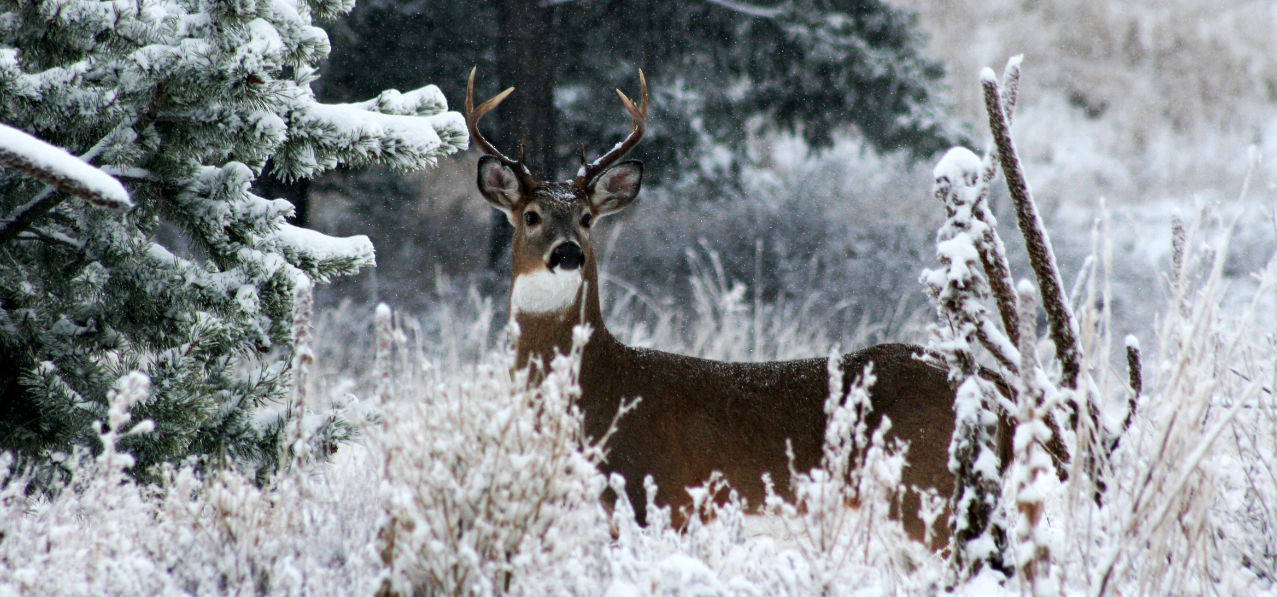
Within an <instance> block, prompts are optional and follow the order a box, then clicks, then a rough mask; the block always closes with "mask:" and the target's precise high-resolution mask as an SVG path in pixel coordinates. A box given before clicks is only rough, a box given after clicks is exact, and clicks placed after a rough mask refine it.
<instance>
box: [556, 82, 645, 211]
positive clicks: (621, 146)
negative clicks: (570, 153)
mask: <svg viewBox="0 0 1277 597" xmlns="http://www.w3.org/2000/svg"><path fill="white" fill-rule="evenodd" d="M639 85H641V86H642V92H643V96H642V99H641V100H640V102H639V106H640V107H638V108H636V107H634V102H632V101H630V98H628V97H625V94H624V93H621V90H620V89H617V90H616V94H617V95H619V96H621V103H623V104H625V109H626V111H628V112H629V113H630V116H632V117H633V118H634V125H633V126H632V127H631V128H630V134H629V136H628V137H626V138H625V140H624V141H621V142H620V143H618V144H617V145H616V147H613V148H612V150H611V151H609V152H607V153H605V154H603V156H602V157H600V158H599V159H597V160H594V161H593V162H591V163H588V164H587V163H586V162H585V148H584V146H583V147H582V148H581V169H580V170H578V171H577V174H576V180H575V181H573V182H572V186H574V187H576V188H578V189H584V188H586V187H587V186H589V185H590V183H591V182H594V179H595V178H598V176H599V175H600V174H602V173H603V172H604V171H605V170H607V169H608V168H609V167H611V166H612V164H614V163H616V161H617V160H619V159H621V158H622V157H623V156H624V155H625V154H627V153H629V152H630V150H631V149H634V146H635V145H638V142H639V140H640V139H642V138H643V133H644V132H646V131H647V78H646V77H644V76H643V70H642V69H639Z"/></svg>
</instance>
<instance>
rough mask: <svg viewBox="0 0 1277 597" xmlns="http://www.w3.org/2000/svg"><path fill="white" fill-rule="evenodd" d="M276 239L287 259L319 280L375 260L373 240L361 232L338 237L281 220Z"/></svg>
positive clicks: (372, 262)
mask: <svg viewBox="0 0 1277 597" xmlns="http://www.w3.org/2000/svg"><path fill="white" fill-rule="evenodd" d="M275 239H276V240H278V241H279V243H280V248H281V249H282V250H283V253H284V256H285V257H286V258H287V259H288V261H289V262H290V263H295V264H297V267H299V268H301V269H302V270H304V271H305V272H306V273H308V274H310V275H311V276H312V277H314V278H315V279H316V280H317V281H319V282H327V281H328V279H329V278H330V277H332V276H337V275H344V274H347V273H354V272H357V271H359V269H360V268H362V267H372V266H375V265H376V264H377V259H376V254H375V251H374V249H373V246H372V241H370V240H368V237H367V236H364V235H362V234H361V235H357V236H351V237H346V238H339V237H333V236H328V235H327V234H324V233H322V232H316V231H314V230H310V229H308V228H298V227H297V226H292V225H290V224H283V225H281V226H280V228H279V231H278V232H276V233H275Z"/></svg>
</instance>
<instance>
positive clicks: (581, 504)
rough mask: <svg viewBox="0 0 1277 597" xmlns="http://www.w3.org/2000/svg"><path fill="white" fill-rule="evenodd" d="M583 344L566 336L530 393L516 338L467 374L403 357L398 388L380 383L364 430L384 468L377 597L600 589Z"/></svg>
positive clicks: (599, 511)
mask: <svg viewBox="0 0 1277 597" xmlns="http://www.w3.org/2000/svg"><path fill="white" fill-rule="evenodd" d="M380 309H381V311H380V312H379V313H378V316H379V321H378V323H379V325H378V329H377V332H378V356H379V357H380V358H379V363H378V368H377V369H378V371H388V370H389V363H388V362H387V360H388V357H389V356H390V355H389V353H390V351H389V350H387V349H388V348H389V347H390V345H391V344H392V343H393V341H392V339H391V338H393V337H394V336H396V335H394V334H393V332H392V331H391V328H390V326H389V325H388V323H389V320H390V315H389V310H388V309H387V308H386V307H385V306H384V305H383V306H382V307H380ZM511 325H512V326H513V324H511ZM517 333H518V330H517V329H512V330H511V334H512V338H513V335H514V334H517ZM589 334H590V330H589V328H588V327H584V326H582V327H578V328H577V329H576V330H575V331H574V333H573V347H572V350H571V352H570V353H569V354H567V355H561V356H559V357H558V358H556V359H555V360H554V362H553V363H551V364H550V365H549V371H548V372H547V375H545V379H544V382H543V383H541V384H540V385H539V386H530V385H529V383H528V371H527V370H526V369H525V370H521V371H518V372H516V373H514V374H513V375H512V374H511V371H512V369H513V367H514V362H515V361H514V356H515V352H514V349H513V346H514V342H513V340H512V341H511V342H510V343H509V346H508V347H506V348H505V349H504V350H498V351H496V352H495V353H494V354H493V355H492V356H491V357H489V358H488V359H485V362H483V363H481V364H480V365H479V366H478V367H477V368H475V369H474V370H473V371H472V374H471V375H469V376H465V377H455V376H449V377H447V378H444V379H436V378H435V374H434V373H435V367H434V366H433V365H432V364H431V363H430V361H428V360H418V359H411V360H410V361H409V362H410V366H409V368H408V370H406V371H402V372H401V377H400V378H399V379H398V380H396V381H398V382H399V383H398V384H394V385H397V386H398V387H397V391H396V390H395V389H392V386H391V385H390V384H387V383H384V382H383V384H382V392H381V393H380V399H381V400H383V402H382V404H381V409H380V411H381V412H380V415H381V420H382V422H383V423H382V424H383V428H382V429H381V430H380V431H374V432H371V433H370V440H371V442H370V443H371V445H372V446H373V448H374V453H375V454H377V456H378V458H379V459H381V460H382V481H381V486H380V488H379V493H380V500H381V504H382V508H383V509H384V512H383V514H382V516H381V518H380V521H379V523H378V532H377V545H378V552H379V554H380V557H381V562H382V564H383V566H384V567H385V568H384V570H383V581H382V584H381V587H380V589H379V590H378V595H384V596H390V595H400V596H409V595H493V594H506V593H509V594H514V595H544V594H581V595H589V594H597V593H598V592H599V591H600V586H599V585H598V583H599V581H600V577H601V571H602V569H603V568H604V566H605V555H606V547H607V543H608V530H607V523H606V517H605V515H604V512H603V508H602V504H601V502H600V501H599V496H600V495H601V494H602V492H603V489H604V488H605V487H606V483H605V480H604V477H603V475H602V474H601V473H600V472H599V471H598V470H597V469H596V468H595V463H597V462H599V461H600V460H601V459H602V457H603V453H604V449H605V446H604V445H603V444H602V443H600V444H598V445H593V444H589V443H587V441H586V440H585V435H584V415H583V414H582V412H581V411H580V409H579V408H578V407H577V406H576V404H575V399H576V398H577V397H579V396H580V392H581V390H580V387H579V386H578V385H577V375H578V372H579V370H580V366H581V350H582V348H584V346H585V342H586V340H587V339H588V338H589ZM397 336H398V337H399V338H403V337H404V336H403V335H402V334H398V335H397ZM398 349H399V350H400V351H405V350H406V349H407V346H406V343H404V342H400V343H399V346H398ZM414 381H415V382H416V383H412V382H414ZM405 382H407V383H405ZM604 441H606V440H605V439H604ZM564 569H575V570H578V573H577V574H571V575H563V574H561V573H560V572H561V571H562V570H564ZM551 571H552V572H551Z"/></svg>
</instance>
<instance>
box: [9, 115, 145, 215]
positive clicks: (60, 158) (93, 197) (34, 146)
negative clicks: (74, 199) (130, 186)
mask: <svg viewBox="0 0 1277 597" xmlns="http://www.w3.org/2000/svg"><path fill="white" fill-rule="evenodd" d="M0 164H4V165H5V166H8V167H11V168H16V169H18V170H22V171H23V172H26V173H27V174H30V175H31V176H34V177H35V178H38V179H40V180H41V181H43V182H45V183H47V184H50V185H53V186H56V187H58V188H59V189H62V190H63V191H66V192H68V193H71V194H73V195H76V196H79V197H81V198H83V199H84V200H86V201H88V202H90V203H92V204H94V205H96V206H98V207H105V208H107V209H112V210H117V211H122V210H126V209H129V208H131V207H133V201H132V200H131V199H129V193H128V191H125V190H124V185H122V184H120V181H118V180H116V179H114V178H112V177H111V176H110V175H109V174H107V173H105V172H103V171H101V170H99V169H97V168H95V167H93V166H91V165H89V164H86V163H84V162H83V161H81V160H80V159H79V158H77V157H75V156H74V155H71V154H70V153H68V152H67V151H66V150H65V149H62V148H60V147H57V146H55V145H50V144H49V143H45V142H44V141H41V140H40V139H37V138H36V137H33V136H31V135H29V134H27V133H26V132H24V131H22V130H19V129H16V128H14V127H11V126H8V125H5V124H0Z"/></svg>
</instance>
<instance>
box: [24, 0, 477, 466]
mask: <svg viewBox="0 0 1277 597" xmlns="http://www.w3.org/2000/svg"><path fill="white" fill-rule="evenodd" d="M351 6H352V5H351V3H349V2H344V1H342V0H301V1H300V2H297V3H295V4H294V3H291V2H286V1H283V0H259V1H243V0H210V1H201V2H197V1H194V0H139V1H138V2H129V3H112V2H98V1H96V0H0V121H3V122H5V123H7V124H10V125H12V126H14V127H17V128H21V129H24V130H25V131H27V132H28V133H30V134H33V135H35V136H37V137H39V138H40V139H42V140H44V141H45V142H48V143H51V144H53V145H57V146H59V147H62V148H65V149H66V150H68V151H70V152H72V153H74V154H76V155H80V156H83V159H85V160H86V161H89V162H90V163H92V164H93V165H95V166H98V167H100V168H103V169H104V170H106V171H107V172H108V173H110V174H112V175H114V176H116V177H117V178H118V179H119V180H120V181H121V182H123V183H124V184H125V187H126V188H127V190H128V192H129V194H130V196H131V198H132V201H133V204H134V207H133V208H132V209H131V210H128V211H126V212H123V213H117V212H111V211H106V210H103V209H98V208H96V207H94V206H92V205H90V204H88V203H86V202H84V201H81V200H80V199H78V198H75V197H70V196H66V195H63V194H61V193H60V192H54V193H52V194H46V195H43V196H44V199H41V200H40V201H38V202H33V201H32V200H33V199H35V198H37V197H40V196H42V195H41V193H42V192H43V188H44V186H43V184H40V183H37V182H35V181H34V180H33V179H32V178H31V177H30V176H29V175H28V174H27V173H24V172H18V171H16V170H11V169H7V168H0V451H12V452H15V453H16V454H17V455H18V458H19V464H20V466H26V467H31V466H34V467H38V468H41V469H43V470H44V471H45V473H47V472H48V471H50V470H52V469H51V468H50V467H49V466H48V465H49V464H50V463H53V462H59V461H63V460H64V456H65V455H68V454H72V453H73V452H74V451H75V450H77V449H81V448H88V449H91V450H97V449H100V446H99V445H98V443H99V442H98V439H97V434H96V433H95V432H94V431H93V429H92V427H91V424H92V422H93V421H94V420H97V419H101V418H103V417H104V416H105V414H106V410H107V402H106V397H107V393H108V391H109V390H110V389H111V387H112V386H113V384H115V382H116V380H117V379H119V378H120V377H121V376H123V375H124V374H126V373H128V372H129V371H132V370H141V371H143V372H145V373H146V374H147V375H149V376H150V378H151V397H150V398H149V399H148V400H146V401H144V402H142V403H141V404H139V405H137V406H136V407H135V409H134V412H133V418H134V420H142V419H152V420H153V421H154V423H155V430H154V432H152V433H148V434H143V435H138V436H132V437H129V438H127V439H125V440H123V441H122V444H121V446H122V448H124V449H126V450H128V451H130V452H132V453H133V455H134V457H135V459H136V462H137V466H136V467H135V468H134V472H135V473H137V474H139V475H140V476H142V477H146V476H148V475H150V474H151V473H152V471H153V466H154V465H157V464H160V463H163V462H173V461H180V460H183V459H186V458H189V457H202V458H204V459H206V461H208V462H213V463H217V464H223V465H234V466H238V467H241V468H243V469H246V470H249V471H252V472H254V473H255V474H258V475H259V476H260V475H262V474H265V473H267V472H269V471H270V470H272V469H273V468H274V466H275V465H276V461H277V459H278V455H279V453H280V448H279V445H278V444H279V438H280V433H281V429H282V422H281V421H280V420H279V417H278V416H275V415H263V414H262V412H261V410H260V407H262V406H263V405H266V404H267V403H272V402H278V401H280V399H281V398H282V397H284V396H285V395H286V393H287V392H288V389H289V385H290V383H291V376H290V371H289V370H288V368H287V357H288V353H289V352H290V351H291V348H292V346H291V343H292V340H291V336H290V334H291V329H292V323H293V322H292V318H293V316H292V309H293V304H292V303H293V298H292V296H293V295H292V293H293V289H294V286H295V284H297V283H298V282H299V281H301V280H303V279H304V278H310V279H313V280H316V281H321V282H322V281H327V280H328V279H330V278H332V277H334V276H342V275H346V274H350V273H353V272H355V271H358V270H359V269H360V268H361V267H365V266H370V265H372V264H373V251H372V245H371V244H370V243H369V242H368V240H367V238H365V237H352V238H346V239H339V238H330V237H327V236H324V235H322V234H319V233H316V232H313V231H310V230H305V229H300V228H296V227H293V226H290V225H288V224H286V223H285V218H287V217H288V216H290V215H291V214H292V211H293V206H292V205H291V204H289V203H288V202H287V201H284V200H280V199H275V200H272V199H270V198H263V197H260V196H257V195H255V194H253V193H251V192H249V188H250V185H251V183H252V182H253V180H254V178H255V177H256V176H258V175H260V174H261V173H262V169H263V168H264V167H265V165H266V164H267V161H268V160H271V163H272V164H274V167H275V168H276V169H277V171H279V172H280V173H282V174H283V175H285V176H287V177H291V178H298V177H302V178H306V177H310V176H312V175H314V174H315V173H318V172H322V171H324V170H326V169H330V168H333V167H335V166H337V165H338V164H340V163H354V164H385V165H388V166H391V167H394V168H397V169H400V170H414V169H420V168H423V167H425V166H426V165H429V164H432V163H433V161H434V160H435V159H436V158H437V157H438V156H441V155H446V154H448V153H451V152H454V151H456V150H457V149H460V148H462V147H464V145H465V138H466V137H465V132H464V123H463V122H462V120H461V118H460V117H459V115H458V114H456V113H454V112H447V106H446V102H445V101H444V99H443V96H442V95H441V94H440V93H439V92H438V90H437V89H435V88H423V89H419V90H417V91H413V92H409V93H404V94H400V93H398V92H386V93H384V94H381V95H380V96H378V98H377V100H374V101H371V102H367V103H365V104H361V105H357V106H323V105H320V104H318V103H317V102H316V101H315V97H314V94H313V92H312V91H311V89H310V87H309V86H310V83H311V82H312V81H313V80H314V79H315V70H314V68H312V66H311V65H313V64H315V63H317V62H318V61H319V60H322V59H323V58H324V57H325V56H326V55H327V53H328V49H329V46H328V41H327V37H326V35H325V34H324V32H323V31H322V30H321V29H319V28H317V27H315V26H313V25H312V24H311V16H312V15H314V16H316V17H333V16H337V15H339V14H342V13H344V12H346V11H348V10H349V9H350V8H351ZM3 142H14V141H12V140H11V139H8V140H7V139H0V143H3ZM272 158H273V159H272ZM37 204H38V205H39V206H40V208H41V210H45V211H42V212H41V214H42V215H40V216H39V217H38V218H35V219H34V221H31V222H28V221H27V220H30V218H28V219H27V220H19V219H18V218H17V217H16V215H18V214H23V213H30V211H31V206H32V205H37ZM11 226H12V227H11ZM6 234H7V237H6V236H5V235H6ZM349 432H350V429H349V427H348V426H345V425H344V424H343V423H341V422H340V421H336V420H334V419H332V417H329V419H328V420H326V421H325V422H323V424H321V425H320V426H319V427H318V429H317V432H316V433H317V434H318V437H317V439H318V442H319V443H320V444H321V445H323V444H325V443H327V442H330V441H332V440H333V439H334V438H338V437H341V436H343V435H349ZM325 434H327V435H325ZM45 473H41V474H45Z"/></svg>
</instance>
